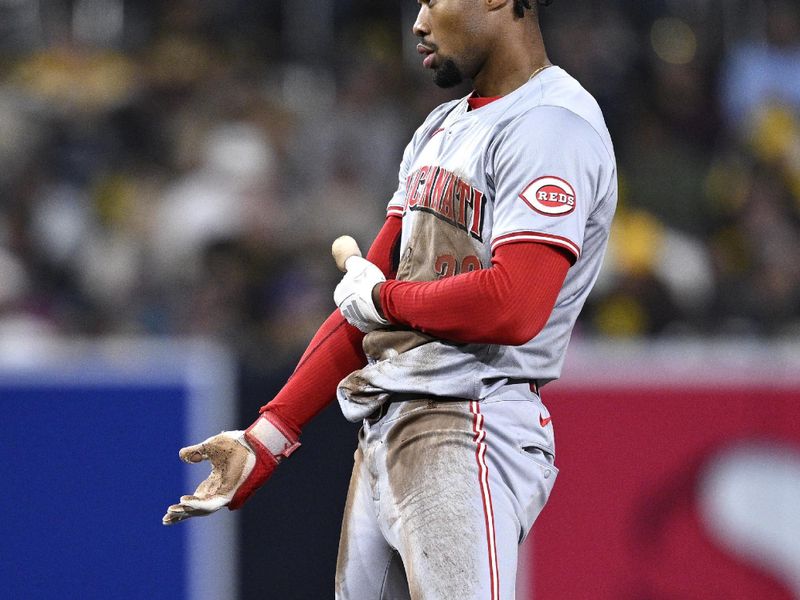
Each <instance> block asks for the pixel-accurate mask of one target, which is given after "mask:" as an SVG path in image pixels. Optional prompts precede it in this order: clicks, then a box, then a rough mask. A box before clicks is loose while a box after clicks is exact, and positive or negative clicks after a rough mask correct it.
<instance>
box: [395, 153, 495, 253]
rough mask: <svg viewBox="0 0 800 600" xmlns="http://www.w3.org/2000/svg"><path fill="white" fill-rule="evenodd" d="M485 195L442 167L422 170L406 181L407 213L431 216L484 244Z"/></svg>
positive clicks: (418, 170)
mask: <svg viewBox="0 0 800 600" xmlns="http://www.w3.org/2000/svg"><path fill="white" fill-rule="evenodd" d="M483 200H484V194H483V192H481V191H480V190H477V189H475V188H474V187H472V186H471V185H470V184H468V183H467V182H466V181H464V180H463V179H461V178H460V177H458V176H457V175H456V174H455V173H451V172H450V171H448V170H447V169H443V168H442V167H434V166H425V167H420V168H419V169H417V170H416V171H414V173H412V174H411V175H409V177H408V179H407V180H406V210H419V211H423V212H427V213H430V214H432V215H434V216H436V217H438V218H440V219H442V220H443V221H446V222H447V223H450V224H451V225H455V226H456V227H458V228H459V229H461V230H463V231H466V232H467V233H469V234H470V235H471V236H472V237H474V238H475V239H476V240H478V241H482V238H481V229H482V227H483Z"/></svg>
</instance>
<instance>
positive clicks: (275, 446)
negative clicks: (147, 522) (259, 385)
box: [161, 411, 300, 525]
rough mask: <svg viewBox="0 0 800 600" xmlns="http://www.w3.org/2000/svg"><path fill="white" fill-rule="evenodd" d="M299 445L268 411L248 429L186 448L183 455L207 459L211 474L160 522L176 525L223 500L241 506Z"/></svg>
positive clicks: (213, 509)
mask: <svg viewBox="0 0 800 600" xmlns="http://www.w3.org/2000/svg"><path fill="white" fill-rule="evenodd" d="M299 445H300V442H298V441H297V436H295V435H294V434H292V433H290V432H289V430H288V429H287V428H286V427H284V426H283V424H282V423H281V422H280V421H279V420H278V418H277V417H275V416H274V415H271V414H270V413H269V412H268V411H267V412H264V413H262V414H261V416H260V417H259V418H258V419H257V420H256V421H255V423H253V424H252V425H251V426H250V427H248V429H247V430H246V431H223V432H222V433H219V434H217V435H215V436H212V437H210V438H208V439H207V440H206V441H204V442H201V443H200V444H196V445H194V446H188V447H186V448H181V450H180V452H179V453H178V456H180V458H181V460H183V461H184V462H187V463H199V462H202V461H204V460H206V459H208V460H209V462H210V463H211V474H210V475H209V476H208V477H207V478H206V479H205V480H204V481H202V482H201V483H200V485H198V486H197V489H196V490H195V492H194V494H192V495H190V496H181V500H180V503H178V504H173V505H172V506H170V507H169V508H168V509H167V514H165V515H164V517H163V519H161V522H162V523H163V524H164V525H173V524H175V523H178V522H180V521H183V520H185V519H188V518H190V517H205V516H207V515H210V514H211V513H214V512H216V511H218V510H219V509H220V508H222V507H223V506H227V507H228V508H229V509H230V510H236V509H237V508H239V507H240V506H242V504H244V503H245V501H246V500H247V499H248V498H249V497H250V496H252V495H253V493H254V492H255V491H256V490H257V489H258V488H259V487H261V485H262V484H263V483H264V482H265V481H266V480H267V479H269V477H270V475H272V472H273V471H274V470H275V467H277V466H278V463H279V462H280V461H281V460H283V459H284V458H286V457H288V456H289V455H290V454H291V453H292V452H294V451H295V450H296V449H297V447H298V446H299Z"/></svg>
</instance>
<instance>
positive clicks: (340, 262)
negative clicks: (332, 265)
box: [331, 235, 361, 271]
mask: <svg viewBox="0 0 800 600" xmlns="http://www.w3.org/2000/svg"><path fill="white" fill-rule="evenodd" d="M331 254H333V260H335V261H336V266H337V267H339V270H340V271H346V270H347V267H346V266H345V263H346V262H347V259H348V258H350V257H351V256H361V250H359V248H358V244H357V243H356V241H355V240H354V239H353V238H352V237H350V236H349V235H343V236H340V237H338V238H336V239H335V240H333V245H332V246H331Z"/></svg>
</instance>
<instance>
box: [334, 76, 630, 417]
mask: <svg viewBox="0 0 800 600" xmlns="http://www.w3.org/2000/svg"><path fill="white" fill-rule="evenodd" d="M616 198H617V173H616V162H615V158H614V150H613V147H612V143H611V138H610V136H609V133H608V130H607V128H606V125H605V122H604V120H603V116H602V114H601V111H600V108H599V107H598V105H597V103H596V101H595V100H594V98H592V96H591V95H590V94H589V93H588V92H586V91H585V90H584V89H583V88H582V87H581V85H580V84H579V83H578V82H577V81H576V80H575V79H573V78H572V77H571V76H570V75H569V74H567V73H566V72H565V71H564V70H562V69H561V68H559V67H555V66H554V67H550V68H548V69H546V70H545V71H543V72H542V73H540V74H539V75H538V76H537V77H536V78H534V79H533V80H531V81H529V82H527V83H526V84H525V85H523V86H521V87H520V88H518V89H516V90H515V91H513V92H511V93H510V94H508V95H507V96H504V97H502V98H499V99H498V100H496V101H494V102H492V103H491V104H489V105H487V106H484V107H482V108H480V109H479V110H475V111H469V110H468V102H467V98H462V99H460V100H455V101H452V102H449V103H445V104H443V105H441V106H439V107H437V108H436V109H435V110H434V111H433V112H432V113H431V114H430V115H429V116H428V118H427V119H426V120H425V122H424V123H423V124H422V126H421V127H420V128H419V129H418V130H417V131H416V133H415V134H414V136H413V138H412V140H411V142H410V143H409V145H408V146H407V148H406V150H405V153H404V155H403V160H402V164H401V167H400V173H399V185H398V188H397V191H396V192H395V193H394V195H393V197H392V199H391V201H390V202H389V206H388V213H389V214H390V215H399V216H402V219H403V227H402V237H401V261H400V265H399V269H398V274H397V278H398V279H400V280H409V281H431V280H434V279H437V278H441V277H447V276H450V275H457V274H459V273H464V272H468V271H471V270H475V269H478V268H486V267H488V266H489V265H490V262H491V255H492V252H493V251H494V250H496V249H497V248H498V247H499V246H501V245H503V244H509V243H516V242H540V243H545V244H552V245H554V246H558V247H560V248H564V249H566V250H567V251H568V252H570V253H571V254H572V255H573V256H574V257H575V263H574V265H573V266H572V267H571V268H570V270H569V272H568V274H567V277H566V281H565V282H564V285H563V287H562V289H561V292H560V293H559V296H558V299H557V301H556V304H555V307H554V309H553V312H552V314H551V316H550V318H549V320H548V322H547V324H546V325H545V327H544V328H543V329H542V331H541V332H540V333H539V334H538V335H537V336H536V337H534V338H533V339H532V340H530V341H529V342H527V343H526V344H523V345H521V346H499V345H490V344H458V343H451V342H448V341H444V340H439V339H435V338H432V337H430V336H427V335H424V334H422V333H419V332H415V331H404V330H401V331H397V330H386V331H384V330H378V331H375V332H372V333H370V334H368V335H367V336H366V337H365V339H364V349H365V351H366V353H367V357H368V359H369V364H368V365H367V366H366V367H365V368H364V369H361V370H359V371H356V372H355V373H353V374H352V375H350V376H349V377H347V378H345V379H344V380H343V381H342V382H341V384H340V385H339V388H338V391H337V395H338V399H339V402H340V404H341V406H342V411H343V413H344V415H345V417H347V418H348V419H350V420H353V421H358V420H360V419H362V418H364V417H366V416H368V415H370V414H371V413H373V411H374V410H375V409H376V408H377V407H379V406H380V405H381V404H383V403H384V402H385V401H386V399H387V398H388V397H389V396H390V395H391V394H418V395H425V396H440V397H450V398H453V397H455V398H466V399H474V400H481V399H484V398H487V397H488V396H490V395H491V394H493V393H494V392H496V391H497V390H499V389H500V388H502V387H503V386H505V385H507V384H509V383H514V382H522V381H537V382H538V383H539V385H543V384H544V383H546V382H548V381H552V380H554V379H556V378H558V376H559V374H560V372H561V366H562V363H563V360H564V354H565V351H566V347H567V343H568V341H569V338H570V334H571V331H572V328H573V326H574V324H575V320H576V319H577V316H578V313H579V312H580V310H581V308H582V307H583V304H584V301H585V300H586V297H587V295H588V294H589V291H590V290H591V288H592V285H593V284H594V282H595V280H596V278H597V275H598V272H599V270H600V266H601V263H602V258H603V255H604V252H605V248H606V243H607V239H608V233H609V228H610V224H611V219H612V216H613V214H614V209H615V206H616ZM453 310H458V307H453Z"/></svg>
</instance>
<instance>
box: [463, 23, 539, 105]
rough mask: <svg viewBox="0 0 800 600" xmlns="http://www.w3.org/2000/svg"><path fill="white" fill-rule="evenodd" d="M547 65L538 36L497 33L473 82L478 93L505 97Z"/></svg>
mask: <svg viewBox="0 0 800 600" xmlns="http://www.w3.org/2000/svg"><path fill="white" fill-rule="evenodd" d="M536 31H537V32H538V29H536ZM521 39H522V40H523V41H524V43H521V42H520V40H521ZM550 64H551V63H550V60H549V59H548V58H547V52H546V51H545V48H544V43H543V42H542V38H541V35H527V36H522V37H519V36H513V35H511V36H500V37H498V38H497V39H496V43H495V44H493V47H492V52H491V53H490V54H489V56H487V58H486V61H485V62H484V63H483V65H482V66H481V69H480V71H478V73H477V75H475V77H474V78H473V80H472V82H473V84H474V87H475V91H476V92H478V94H480V95H481V96H487V97H488V96H505V95H506V94H509V93H511V92H513V91H514V90H515V89H517V88H518V87H520V86H522V85H525V83H527V82H528V80H529V79H530V77H531V75H532V74H534V73H535V72H537V70H540V69H541V68H542V67H544V66H547V65H550Z"/></svg>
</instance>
